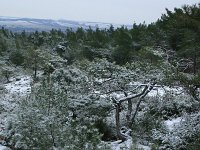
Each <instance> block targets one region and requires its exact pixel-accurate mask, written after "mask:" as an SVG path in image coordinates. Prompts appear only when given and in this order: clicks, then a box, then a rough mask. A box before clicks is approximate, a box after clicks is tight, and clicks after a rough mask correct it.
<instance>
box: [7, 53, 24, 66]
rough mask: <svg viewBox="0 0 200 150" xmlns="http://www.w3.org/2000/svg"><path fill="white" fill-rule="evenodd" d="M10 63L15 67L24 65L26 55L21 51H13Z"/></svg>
mask: <svg viewBox="0 0 200 150" xmlns="http://www.w3.org/2000/svg"><path fill="white" fill-rule="evenodd" d="M9 59H10V61H11V62H12V63H13V64H15V65H18V66H19V65H22V64H23V63H24V59H25V58H24V55H23V54H22V52H20V51H19V50H16V51H12V52H11V53H10V56H9Z"/></svg>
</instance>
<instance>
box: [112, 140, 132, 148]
mask: <svg viewBox="0 0 200 150" xmlns="http://www.w3.org/2000/svg"><path fill="white" fill-rule="evenodd" d="M121 142H122V141H121V140H119V141H115V142H111V150H121V149H123V150H129V149H131V146H132V143H133V142H132V139H131V138H130V139H128V140H126V141H124V142H122V143H121Z"/></svg>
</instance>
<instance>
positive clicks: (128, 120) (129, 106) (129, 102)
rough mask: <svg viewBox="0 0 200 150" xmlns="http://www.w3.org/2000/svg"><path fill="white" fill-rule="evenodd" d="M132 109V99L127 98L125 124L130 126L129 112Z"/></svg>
mask: <svg viewBox="0 0 200 150" xmlns="http://www.w3.org/2000/svg"><path fill="white" fill-rule="evenodd" d="M132 111H133V107H132V101H131V99H129V100H128V111H127V114H126V119H127V125H128V127H129V128H130V127H131V113H132Z"/></svg>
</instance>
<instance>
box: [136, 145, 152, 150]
mask: <svg viewBox="0 0 200 150" xmlns="http://www.w3.org/2000/svg"><path fill="white" fill-rule="evenodd" d="M137 148H138V149H142V150H151V148H150V147H149V146H144V145H142V144H138V146H137Z"/></svg>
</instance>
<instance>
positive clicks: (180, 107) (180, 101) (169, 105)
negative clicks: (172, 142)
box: [148, 92, 199, 119]
mask: <svg viewBox="0 0 200 150" xmlns="http://www.w3.org/2000/svg"><path fill="white" fill-rule="evenodd" d="M198 108H199V102H198V101H196V100H194V99H193V98H192V97H191V96H189V95H187V94H180V95H176V94H175V93H170V92H167V93H165V94H164V95H163V96H162V97H153V98H151V99H150V100H149V101H148V109H149V111H150V114H152V115H156V116H158V117H162V118H163V119H168V118H170V117H177V116H181V115H182V114H184V113H185V112H187V113H192V112H195V111H197V110H198Z"/></svg>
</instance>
